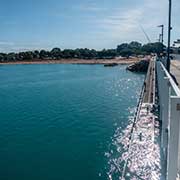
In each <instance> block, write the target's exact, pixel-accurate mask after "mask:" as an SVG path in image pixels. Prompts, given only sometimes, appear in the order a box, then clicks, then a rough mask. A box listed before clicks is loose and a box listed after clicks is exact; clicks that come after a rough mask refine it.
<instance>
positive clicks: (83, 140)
mask: <svg viewBox="0 0 180 180" xmlns="http://www.w3.org/2000/svg"><path fill="white" fill-rule="evenodd" d="M125 68H126V66H117V67H115V68H104V67H103V66H102V65H58V64H49V65H47V64H44V65H4V66H0V160H1V161H0V179H2V180H32V179H33V180H40V179H42V180H74V179H78V180H99V179H102V180H104V179H108V173H109V170H110V164H108V162H109V159H108V153H109V152H111V154H112V151H114V152H113V153H114V154H115V155H116V156H117V155H118V156H120V155H121V152H118V151H116V150H115V149H113V148H112V145H113V139H114V135H115V133H116V131H117V129H118V131H119V129H122V130H123V129H124V128H125V127H126V126H127V125H128V121H129V116H131V115H132V113H133V110H134V108H135V106H136V104H137V101H138V97H139V94H140V90H141V87H142V84H143V79H144V75H140V74H134V73H131V72H127V71H126V70H125ZM111 158H112V157H111ZM112 177H113V176H112Z"/></svg>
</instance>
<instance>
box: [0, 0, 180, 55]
mask: <svg viewBox="0 0 180 180" xmlns="http://www.w3.org/2000/svg"><path fill="white" fill-rule="evenodd" d="M172 1H173V9H172V26H173V31H172V42H173V41H174V40H177V39H178V38H180V20H179V12H180V0H172ZM0 4H1V5H0V52H12V51H16V52H17V51H26V50H35V49H38V50H40V49H49V50H50V49H52V48H53V47H60V48H61V49H65V48H72V49H75V48H94V49H103V48H116V46H117V45H118V44H121V43H123V42H131V41H139V42H141V43H143V44H145V43H148V41H147V39H146V37H145V35H144V33H143V32H142V29H141V26H142V27H143V28H144V30H145V31H146V33H147V34H148V36H149V37H150V39H151V41H152V42H154V41H157V39H158V35H159V33H160V29H159V28H157V25H160V24H164V25H165V43H166V42H167V38H166V37H167V33H166V32H167V24H168V0H0Z"/></svg>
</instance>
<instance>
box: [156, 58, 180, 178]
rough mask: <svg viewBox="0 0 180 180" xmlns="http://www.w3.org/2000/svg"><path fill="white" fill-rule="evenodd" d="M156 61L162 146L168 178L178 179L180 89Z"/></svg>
mask: <svg viewBox="0 0 180 180" xmlns="http://www.w3.org/2000/svg"><path fill="white" fill-rule="evenodd" d="M163 64H164V62H163V63H162V62H160V61H157V62H156V74H157V85H158V97H159V107H160V120H161V122H162V130H161V147H162V149H163V154H164V159H165V161H166V163H167V164H166V172H167V173H166V180H176V178H177V176H178V174H179V173H180V89H179V88H178V86H177V85H176V84H175V82H174V80H173V79H172V77H171V75H170V74H169V73H168V72H167V70H166V68H165V67H164V65H163Z"/></svg>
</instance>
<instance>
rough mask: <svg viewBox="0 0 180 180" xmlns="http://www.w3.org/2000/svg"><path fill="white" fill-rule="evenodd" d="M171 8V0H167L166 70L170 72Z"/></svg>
mask: <svg viewBox="0 0 180 180" xmlns="http://www.w3.org/2000/svg"><path fill="white" fill-rule="evenodd" d="M171 9H172V0H169V23H168V48H167V71H168V72H170V64H171V62H170V47H171V30H172V27H171Z"/></svg>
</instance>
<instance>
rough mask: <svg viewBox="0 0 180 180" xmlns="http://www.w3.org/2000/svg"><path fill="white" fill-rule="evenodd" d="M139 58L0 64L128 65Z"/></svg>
mask: <svg viewBox="0 0 180 180" xmlns="http://www.w3.org/2000/svg"><path fill="white" fill-rule="evenodd" d="M140 60H141V59H140V58H129V59H126V58H123V59H88V60H87V59H59V60H48V59H47V60H39V59H37V60H33V61H32V60H31V61H28V60H23V61H15V62H0V65H13V64H87V65H96V64H112V63H117V64H118V65H128V64H132V63H135V62H138V61H140Z"/></svg>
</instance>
